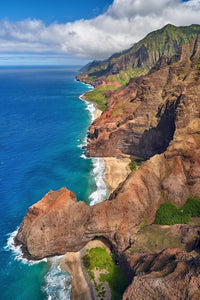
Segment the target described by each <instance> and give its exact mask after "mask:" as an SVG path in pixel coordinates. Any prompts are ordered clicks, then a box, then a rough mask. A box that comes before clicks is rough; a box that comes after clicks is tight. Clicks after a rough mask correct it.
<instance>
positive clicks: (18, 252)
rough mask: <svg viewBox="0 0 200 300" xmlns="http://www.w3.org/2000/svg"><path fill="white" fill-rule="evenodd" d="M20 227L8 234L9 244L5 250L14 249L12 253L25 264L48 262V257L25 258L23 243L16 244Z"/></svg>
mask: <svg viewBox="0 0 200 300" xmlns="http://www.w3.org/2000/svg"><path fill="white" fill-rule="evenodd" d="M18 230H19V228H17V229H16V230H15V231H13V232H12V233H9V234H8V236H9V237H8V239H7V244H6V246H5V247H4V250H5V251H12V253H13V254H14V259H15V260H17V261H21V262H22V263H24V264H28V265H34V264H38V263H40V262H47V259H46V258H43V259H41V260H29V259H27V258H25V257H24V256H23V252H22V246H21V245H15V242H14V241H15V237H16V235H17V233H18Z"/></svg>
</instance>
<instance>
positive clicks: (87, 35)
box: [0, 0, 200, 64]
mask: <svg viewBox="0 0 200 300" xmlns="http://www.w3.org/2000/svg"><path fill="white" fill-rule="evenodd" d="M70 2H73V4H70ZM70 2H69V1H68V0H43V1H41V0H30V1H27V0H18V1H16V0H10V1H4V4H0V8H1V9H0V64H12V63H15V64H16V63H17V64H26V63H29V64H31V63H33V64H37V63H38V64H55V63H58V64H63V63H66V64H69V63H71V64H73V63H77V64H78V63H80V64H83V63H85V62H87V61H88V60H93V59H104V58H107V57H108V56H110V55H111V54H113V53H115V52H118V51H121V50H123V49H126V48H128V47H130V46H131V45H132V44H133V43H135V42H137V41H138V40H140V39H141V38H143V37H144V36H145V35H146V34H147V33H149V32H151V31H153V30H156V29H159V28H161V27H163V26H164V25H166V24H168V23H171V24H174V25H190V24H199V23H200V0H189V1H182V0H114V1H111V0H110V1H109V0H88V1H83V0H76V1H70Z"/></svg>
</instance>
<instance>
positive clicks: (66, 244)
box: [16, 39, 200, 299]
mask: <svg viewBox="0 0 200 300" xmlns="http://www.w3.org/2000/svg"><path fill="white" fill-rule="evenodd" d="M199 56H200V40H199V39H197V40H196V41H193V42H191V43H190V44H188V45H185V46H183V47H182V50H180V51H179V52H178V53H177V55H176V56H175V57H174V58H173V59H172V61H171V62H170V63H169V62H168V60H165V59H164V58H163V60H162V61H160V62H159V63H160V64H158V65H157V66H155V69H154V70H152V72H151V74H149V75H147V76H144V77H140V78H137V79H133V80H131V81H130V83H129V84H128V85H127V86H126V87H124V88H122V89H121V90H119V91H118V92H115V93H113V94H112V95H111V97H110V99H109V102H108V107H107V109H106V111H105V112H104V113H103V114H102V115H101V116H100V117H99V118H98V119H97V120H96V121H95V122H94V123H93V125H92V126H91V128H90V139H91V142H90V145H89V147H88V150H87V153H88V155H95V156H96V155H97V156H101V155H102V156H113V155H123V153H129V154H132V155H135V156H142V157H145V158H147V157H150V156H152V155H154V154H156V153H161V154H156V155H154V156H153V157H151V158H150V159H149V160H148V161H146V162H145V163H143V165H142V166H141V167H140V168H139V169H138V170H136V171H134V172H132V173H130V174H129V176H128V177H127V179H126V180H125V181H124V182H123V183H121V184H120V185H119V187H118V188H117V189H116V190H115V191H114V192H113V193H112V194H111V196H110V198H109V200H107V201H105V202H103V203H99V204H97V205H94V206H92V207H90V206H88V205H87V204H86V203H85V202H79V203H78V202H77V200H76V196H75V195H74V194H73V193H72V192H70V191H68V190H67V189H66V188H63V189H61V190H59V191H57V192H54V191H50V192H49V193H48V194H46V195H45V196H44V198H43V199H42V200H41V201H39V202H38V203H36V204H34V205H33V206H31V207H30V208H29V211H28V213H27V215H26V216H25V217H24V219H23V222H22V224H21V226H20V229H19V231H18V234H17V237H16V241H17V242H19V243H22V244H23V245H24V247H25V248H26V249H27V252H28V253H29V255H30V256H31V257H32V258H43V257H46V256H52V255H56V254H64V253H66V252H67V251H79V250H80V249H82V248H83V246H84V245H85V244H87V243H88V242H89V241H90V240H92V239H94V238H95V237H96V236H99V235H101V236H104V237H105V238H106V239H107V240H108V241H109V242H110V243H111V245H112V247H114V249H115V251H116V252H117V253H118V255H119V259H120V262H121V264H122V265H124V267H125V268H126V269H127V272H129V273H128V274H129V278H130V279H132V277H133V275H135V277H134V279H133V282H132V284H131V286H130V287H129V288H128V290H127V291H126V293H125V295H124V299H138V298H140V299H161V298H162V299H199V292H198V288H199V287H200V278H199V266H200V265H199V258H198V257H197V258H195V259H191V257H189V256H188V254H187V253H186V250H187V251H191V250H192V249H194V248H195V247H196V246H194V245H193V243H192V241H191V240H190V238H189V237H191V236H192V237H194V240H195V243H196V241H197V242H198V241H199V240H198V239H199V232H198V230H197V231H196V232H195V230H193V229H191V228H189V229H188V230H186V229H185V227H179V229H177V232H176V234H177V235H179V234H180V235H181V237H182V241H183V244H187V245H190V246H191V248H190V249H186V248H185V249H182V248H181V250H180V249H168V250H161V252H156V251H151V252H148V251H147V250H144V249H143V252H140V251H138V252H137V253H131V252H130V251H129V250H131V249H132V247H133V245H134V243H135V242H136V233H137V232H138V230H140V228H141V227H142V226H144V224H151V223H152V222H153V221H154V218H155V213H156V211H157V209H158V208H159V207H160V204H161V203H163V202H166V201H171V202H173V203H174V204H176V205H177V206H178V207H180V206H182V205H183V204H184V203H185V202H186V200H187V198H188V197H196V198H199V199H200V102H199V94H200V69H199V65H200V58H199ZM166 64H167V65H166ZM162 152H163V153H162ZM177 228H178V227H177ZM188 234H189V237H188ZM159 251H160V249H159ZM174 281H175V282H176V283H175V285H174ZM152 287H153V289H152ZM173 293H174V294H173ZM158 295H159V296H158ZM182 295H183V296H182ZM156 297H157V298H156ZM170 297H171V298H170Z"/></svg>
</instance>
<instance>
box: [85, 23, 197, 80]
mask: <svg viewBox="0 0 200 300" xmlns="http://www.w3.org/2000/svg"><path fill="white" fill-rule="evenodd" d="M198 34H200V25H191V26H180V27H176V26H174V25H171V24H168V25H166V26H165V27H163V28H162V29H160V30H156V31H153V32H151V33H149V34H148V35H147V36H146V37H145V38H144V39H142V40H141V41H139V42H138V43H135V44H134V45H133V46H132V47H131V48H130V49H128V50H125V51H122V52H120V53H116V54H114V55H112V56H111V57H110V58H109V59H107V60H105V61H94V62H92V63H90V64H88V65H87V66H86V67H85V69H84V70H83V72H86V73H87V74H88V75H89V76H92V78H93V79H99V78H105V77H106V78H108V77H109V78H110V77H114V78H113V80H115V81H118V82H119V83H120V84H126V83H127V82H128V80H129V79H130V78H132V77H137V76H139V75H140V74H142V73H144V74H145V73H147V72H148V70H149V69H150V68H151V67H152V66H154V65H155V63H156V62H157V61H158V60H159V58H160V57H161V56H162V55H165V56H167V57H171V56H172V55H174V54H175V53H176V51H177V50H178V47H179V46H180V45H182V44H185V43H187V42H189V41H190V40H192V39H195V38H196V37H197V35H198ZM141 53H142V54H143V57H144V58H143V60H142V61H141V59H140V57H141ZM137 62H138V64H137V67H136V68H133V65H134V63H137ZM116 69H117V70H119V71H118V74H115V75H111V74H113V73H116Z"/></svg>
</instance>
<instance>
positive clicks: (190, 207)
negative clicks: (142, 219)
mask: <svg viewBox="0 0 200 300" xmlns="http://www.w3.org/2000/svg"><path fill="white" fill-rule="evenodd" d="M191 217H200V201H199V200H197V199H194V198H189V199H188V200H187V202H186V203H185V205H183V206H182V207H181V208H180V209H179V208H178V207H176V205H174V204H173V203H171V202H165V203H163V204H161V206H160V208H159V209H158V210H157V212H156V217H155V221H154V224H159V225H173V224H187V223H188V222H190V221H191Z"/></svg>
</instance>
